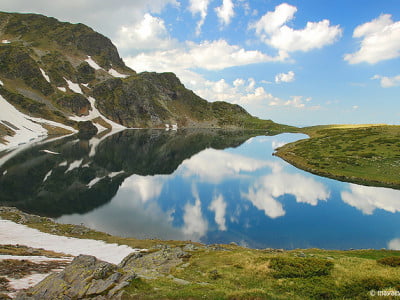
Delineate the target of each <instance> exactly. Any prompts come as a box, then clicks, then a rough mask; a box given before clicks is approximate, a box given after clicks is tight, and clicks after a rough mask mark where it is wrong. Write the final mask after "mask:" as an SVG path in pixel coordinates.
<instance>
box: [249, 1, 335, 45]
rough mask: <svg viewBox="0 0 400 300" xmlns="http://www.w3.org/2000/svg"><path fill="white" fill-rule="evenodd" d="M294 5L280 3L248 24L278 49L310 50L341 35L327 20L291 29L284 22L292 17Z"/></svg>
mask: <svg viewBox="0 0 400 300" xmlns="http://www.w3.org/2000/svg"><path fill="white" fill-rule="evenodd" d="M296 12H297V8H296V7H295V6H292V5H289V4H287V3H282V4H280V5H278V6H276V7H275V11H273V12H268V13H266V14H265V15H264V16H262V17H261V18H260V19H259V20H258V21H257V22H255V23H252V24H251V25H250V28H251V29H255V31H256V34H257V35H258V36H259V37H260V39H261V40H262V41H263V42H264V43H266V44H267V45H270V46H272V47H274V48H276V49H278V50H280V51H283V52H287V53H288V52H293V51H310V50H313V49H319V48H322V47H324V46H326V45H330V44H333V43H334V42H336V41H337V40H338V39H339V38H340V37H341V35H342V29H341V28H340V27H339V25H336V26H331V25H330V22H329V20H322V21H320V22H307V25H306V27H305V28H303V29H298V30H297V29H293V28H291V27H289V26H287V25H286V24H287V23H288V22H289V21H291V20H293V19H294V15H295V13H296Z"/></svg>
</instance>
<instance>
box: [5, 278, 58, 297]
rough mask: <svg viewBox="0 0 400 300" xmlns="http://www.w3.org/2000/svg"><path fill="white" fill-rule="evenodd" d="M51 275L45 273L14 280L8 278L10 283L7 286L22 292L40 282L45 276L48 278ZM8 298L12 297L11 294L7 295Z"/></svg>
mask: <svg viewBox="0 0 400 300" xmlns="http://www.w3.org/2000/svg"><path fill="white" fill-rule="evenodd" d="M50 274H51V273H45V274H31V275H28V276H25V277H23V278H19V279H14V278H8V280H9V281H10V282H9V283H8V285H9V286H10V287H11V288H12V289H15V290H23V289H28V288H30V287H32V286H34V285H36V284H38V283H39V282H41V281H42V280H43V279H45V278H46V277H47V276H49V275H50ZM9 296H13V295H12V294H9Z"/></svg>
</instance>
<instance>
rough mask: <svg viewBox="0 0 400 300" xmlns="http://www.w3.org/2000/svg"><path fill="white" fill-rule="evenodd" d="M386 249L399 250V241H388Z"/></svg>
mask: <svg viewBox="0 0 400 300" xmlns="http://www.w3.org/2000/svg"><path fill="white" fill-rule="evenodd" d="M387 248H388V249H389V250H400V239H393V240H391V241H389V243H388V247H387Z"/></svg>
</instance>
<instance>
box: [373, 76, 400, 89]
mask: <svg viewBox="0 0 400 300" xmlns="http://www.w3.org/2000/svg"><path fill="white" fill-rule="evenodd" d="M371 79H378V80H380V83H381V87H383V88H389V87H394V86H400V75H397V76H393V77H387V76H381V75H375V76H374V77H372V78H371Z"/></svg>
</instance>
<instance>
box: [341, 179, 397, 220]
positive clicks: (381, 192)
mask: <svg viewBox="0 0 400 300" xmlns="http://www.w3.org/2000/svg"><path fill="white" fill-rule="evenodd" d="M349 186H350V191H343V192H342V193H341V196H342V200H343V201H344V202H345V203H347V204H349V205H350V206H353V207H355V208H357V209H359V210H361V211H362V212H363V213H364V214H366V215H372V214H373V212H374V210H375V209H383V210H386V211H389V212H392V213H395V212H400V202H399V201H398V200H399V198H400V191H398V190H392V189H386V188H381V187H370V186H362V185H356V184H350V185H349Z"/></svg>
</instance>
